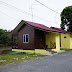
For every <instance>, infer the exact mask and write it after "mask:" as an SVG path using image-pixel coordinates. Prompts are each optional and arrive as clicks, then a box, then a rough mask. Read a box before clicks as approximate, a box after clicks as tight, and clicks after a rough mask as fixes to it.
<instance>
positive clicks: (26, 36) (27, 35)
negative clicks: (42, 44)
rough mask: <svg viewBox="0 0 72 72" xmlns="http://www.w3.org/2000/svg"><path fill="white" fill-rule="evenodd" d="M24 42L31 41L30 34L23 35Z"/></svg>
mask: <svg viewBox="0 0 72 72" xmlns="http://www.w3.org/2000/svg"><path fill="white" fill-rule="evenodd" d="M23 43H29V34H24V35H23Z"/></svg>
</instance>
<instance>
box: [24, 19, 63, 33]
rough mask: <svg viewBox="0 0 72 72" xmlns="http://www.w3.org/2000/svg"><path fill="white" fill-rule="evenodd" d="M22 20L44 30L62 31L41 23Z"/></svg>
mask: <svg viewBox="0 0 72 72" xmlns="http://www.w3.org/2000/svg"><path fill="white" fill-rule="evenodd" d="M23 21H24V22H26V23H28V24H29V25H31V26H34V27H37V28H41V29H44V30H47V31H53V32H62V31H59V30H55V29H52V28H49V27H47V26H45V25H43V24H39V23H34V22H30V21H25V20H23Z"/></svg>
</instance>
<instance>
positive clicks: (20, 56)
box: [0, 53, 47, 65]
mask: <svg viewBox="0 0 72 72" xmlns="http://www.w3.org/2000/svg"><path fill="white" fill-rule="evenodd" d="M44 56H47V55H39V54H26V53H16V54H6V55H0V65H4V64H8V63H13V62H19V61H25V60H28V59H31V58H37V57H44Z"/></svg>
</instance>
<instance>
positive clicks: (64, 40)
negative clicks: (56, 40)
mask: <svg viewBox="0 0 72 72" xmlns="http://www.w3.org/2000/svg"><path fill="white" fill-rule="evenodd" d="M64 36H66V38H64ZM70 41H71V39H70V34H68V33H66V34H62V33H61V48H65V49H70Z"/></svg>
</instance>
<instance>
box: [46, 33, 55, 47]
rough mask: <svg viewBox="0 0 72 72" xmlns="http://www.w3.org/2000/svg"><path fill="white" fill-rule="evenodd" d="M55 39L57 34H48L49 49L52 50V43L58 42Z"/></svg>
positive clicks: (47, 43)
mask: <svg viewBox="0 0 72 72" xmlns="http://www.w3.org/2000/svg"><path fill="white" fill-rule="evenodd" d="M55 38H56V35H55V33H47V34H46V45H48V46H47V48H51V44H50V42H52V43H55V42H56V39H55Z"/></svg>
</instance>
